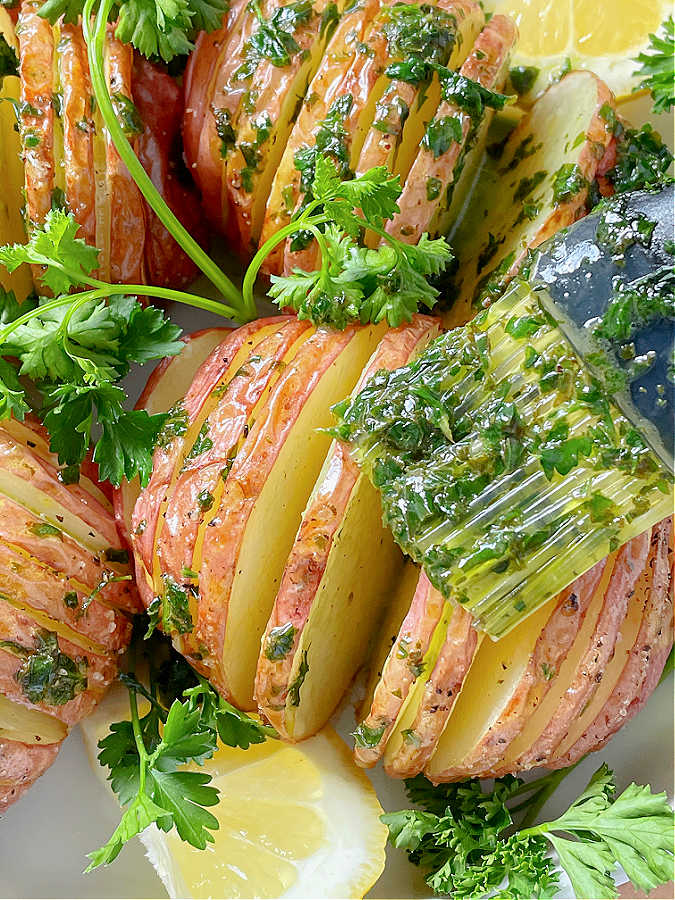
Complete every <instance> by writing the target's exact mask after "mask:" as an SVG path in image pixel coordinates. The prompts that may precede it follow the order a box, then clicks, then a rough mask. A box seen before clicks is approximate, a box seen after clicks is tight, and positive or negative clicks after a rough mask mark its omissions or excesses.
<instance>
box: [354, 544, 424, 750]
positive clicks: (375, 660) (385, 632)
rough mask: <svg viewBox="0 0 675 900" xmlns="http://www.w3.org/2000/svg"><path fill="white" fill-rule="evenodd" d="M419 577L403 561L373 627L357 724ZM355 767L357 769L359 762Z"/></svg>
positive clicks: (411, 565) (410, 564) (367, 709)
mask: <svg viewBox="0 0 675 900" xmlns="http://www.w3.org/2000/svg"><path fill="white" fill-rule="evenodd" d="M419 575H420V573H419V569H418V567H417V566H416V565H415V563H413V562H411V560H407V561H406V564H405V566H404V568H403V572H402V573H401V575H400V576H399V578H398V581H397V582H396V587H395V588H394V590H393V591H392V594H391V598H390V600H389V602H388V604H387V609H386V610H385V614H384V618H383V620H382V622H380V624H379V625H378V627H377V631H376V633H375V635H374V640H373V642H372V646H371V649H370V650H369V651H368V658H367V664H366V666H365V667H364V675H365V685H364V691H363V698H362V700H361V701H360V703H359V705H358V707H357V709H356V718H357V720H358V721H359V722H362V721H363V720H364V719H365V718H366V716H367V715H368V713H369V712H370V708H371V706H372V705H373V700H374V699H375V691H376V689H377V686H378V685H379V683H380V680H381V678H382V674H383V672H384V666H385V663H386V661H387V657H388V656H389V652H390V650H391V648H392V647H393V646H394V644H395V643H396V638H397V637H398V633H399V631H400V630H401V625H402V624H403V620H404V619H405V617H406V614H407V613H408V610H409V609H410V604H411V603H412V600H413V597H414V596H415V590H416V588H417V585H418V583H419ZM357 762H358V760H357ZM359 765H361V763H360V762H359Z"/></svg>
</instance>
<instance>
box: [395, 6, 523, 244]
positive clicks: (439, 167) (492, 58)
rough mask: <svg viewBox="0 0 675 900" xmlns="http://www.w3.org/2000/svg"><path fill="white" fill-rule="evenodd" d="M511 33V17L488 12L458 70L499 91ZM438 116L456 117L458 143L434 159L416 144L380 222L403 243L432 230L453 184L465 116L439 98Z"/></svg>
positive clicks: (466, 127)
mask: <svg viewBox="0 0 675 900" xmlns="http://www.w3.org/2000/svg"><path fill="white" fill-rule="evenodd" d="M517 37H518V32H517V29H516V26H515V25H514V23H513V21H512V20H511V19H509V18H508V17H506V16H493V17H492V19H490V21H489V22H488V24H487V25H486V26H485V28H484V29H483V30H482V31H481V33H480V34H479V35H478V38H477V39H476V42H475V44H474V47H473V49H472V51H471V53H470V54H469V56H468V57H467V60H466V62H465V63H464V65H463V66H462V67H461V68H460V73H461V74H462V75H464V76H465V77H466V78H471V79H472V80H474V81H477V82H478V83H479V84H481V85H482V86H483V87H486V88H488V89H490V90H496V91H500V90H501V89H502V87H503V86H504V82H505V81H506V76H507V66H508V60H509V54H510V52H511V49H512V48H513V45H514V44H515V42H516V40H517ZM443 116H456V117H459V119H460V122H461V126H462V136H463V137H462V144H458V143H457V142H456V141H453V142H452V144H451V145H450V148H449V149H448V151H447V152H446V153H444V154H442V155H441V156H439V157H438V158H434V154H433V153H432V152H431V151H430V150H427V149H425V148H424V146H420V148H419V150H418V152H417V156H416V158H415V161H414V162H413V165H412V167H411V169H410V172H409V173H408V177H407V179H406V181H405V184H404V186H403V193H402V194H401V197H400V199H399V207H400V212H398V213H396V214H395V216H394V218H393V219H392V220H391V221H390V222H388V223H387V225H386V230H387V232H388V233H389V234H391V235H394V236H395V237H397V238H399V239H400V240H402V241H405V242H406V243H408V244H416V243H417V242H418V241H419V239H420V237H421V236H422V234H423V233H424V232H433V231H434V229H433V227H432V226H433V224H434V219H435V217H436V215H437V213H438V210H439V207H440V206H441V204H442V203H443V202H444V199H445V197H446V194H447V191H448V188H451V186H452V184H453V181H454V173H455V170H456V167H457V164H458V163H459V160H460V157H461V155H462V152H463V150H464V145H465V143H466V140H467V138H468V136H469V131H470V130H471V125H472V122H471V117H470V116H468V115H467V114H466V113H465V112H462V110H461V109H459V108H458V107H457V106H456V105H454V104H453V103H449V102H448V101H445V100H443V101H441V103H440V105H439V107H438V110H437V112H436V118H437V119H439V118H441V117H443ZM429 178H436V179H437V181H438V182H439V184H440V186H439V188H438V194H437V196H436V198H435V199H434V198H432V197H430V195H429V194H428V192H427V182H428V180H429Z"/></svg>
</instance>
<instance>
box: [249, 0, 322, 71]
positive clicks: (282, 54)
mask: <svg viewBox="0 0 675 900" xmlns="http://www.w3.org/2000/svg"><path fill="white" fill-rule="evenodd" d="M248 8H249V10H250V11H251V12H252V13H253V15H254V16H255V18H256V20H257V23H258V27H257V29H256V30H255V31H254V32H253V34H252V35H251V37H250V38H249V39H248V41H247V42H246V48H245V51H244V62H243V63H242V65H241V66H239V68H238V69H237V71H236V72H235V73H234V79H235V81H246V80H247V79H249V78H251V76H252V75H253V74H254V72H255V71H256V69H257V68H258V65H259V63H260V62H261V60H263V59H268V60H269V61H270V62H271V63H272V65H273V66H276V67H277V68H279V69H281V68H283V67H284V66H288V65H290V63H291V59H292V58H293V57H294V56H295V54H296V53H299V52H300V46H299V44H298V42H297V41H296V40H295V37H294V35H295V33H296V32H297V30H298V29H299V28H300V27H301V26H302V25H306V24H307V23H308V22H309V20H310V19H311V17H312V16H313V15H314V8H313V6H312V3H311V0H296V2H295V3H289V4H288V6H281V7H279V8H278V9H275V10H274V12H273V13H272V15H271V17H270V18H269V19H265V18H264V16H263V14H262V12H261V9H260V3H259V0H249V4H248Z"/></svg>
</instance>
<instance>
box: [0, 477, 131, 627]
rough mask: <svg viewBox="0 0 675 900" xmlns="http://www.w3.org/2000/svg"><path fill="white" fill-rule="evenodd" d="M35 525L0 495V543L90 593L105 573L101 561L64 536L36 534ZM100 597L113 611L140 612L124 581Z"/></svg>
mask: <svg viewBox="0 0 675 900" xmlns="http://www.w3.org/2000/svg"><path fill="white" fill-rule="evenodd" d="M39 524H41V523H40V520H39V519H37V518H35V516H33V515H31V514H30V513H29V512H28V511H27V510H25V509H24V508H23V507H22V506H19V505H18V504H17V503H14V502H13V501H12V500H10V499H9V498H8V497H5V496H3V495H2V494H0V541H1V542H2V543H3V544H5V545H8V546H10V547H12V548H19V549H20V550H23V551H24V552H25V553H28V554H30V556H33V557H35V558H36V559H39V560H40V563H41V565H43V566H45V567H48V568H49V569H52V570H53V571H54V572H57V573H62V574H63V576H65V577H66V578H68V579H73V580H74V581H76V582H78V583H79V584H82V585H85V586H86V587H87V589H88V590H89V591H93V590H94V588H95V587H96V586H97V585H98V584H100V582H101V580H102V578H103V573H104V572H105V571H106V569H105V566H104V564H103V561H102V560H101V559H100V558H99V557H97V556H92V554H91V553H88V552H87V551H86V550H84V549H83V548H82V547H80V546H79V545H78V544H76V543H75V542H74V541H73V540H72V539H71V538H69V537H68V535H66V534H64V535H62V536H61V537H60V539H59V540H54V539H52V540H50V539H48V538H47V539H46V538H44V537H40V536H38V535H36V534H35V533H34V532H33V531H31V528H32V527H34V526H36V525H39ZM100 597H101V599H102V600H103V601H105V603H106V604H107V605H109V606H112V607H115V608H116V609H120V610H124V611H125V612H128V613H135V612H140V606H139V602H138V596H137V594H136V591H135V589H134V587H133V585H132V584H131V583H130V582H128V581H118V582H110V583H109V584H107V585H106V586H105V587H104V588H103V590H102V591H101V594H100Z"/></svg>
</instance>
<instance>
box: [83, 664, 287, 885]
mask: <svg viewBox="0 0 675 900" xmlns="http://www.w3.org/2000/svg"><path fill="white" fill-rule="evenodd" d="M121 677H122V680H123V682H124V683H125V684H126V686H127V688H128V690H129V705H130V719H129V720H128V721H123V722H115V723H114V724H112V725H111V726H110V734H109V735H108V736H107V737H105V738H103V740H101V741H99V749H100V751H101V752H100V753H99V756H98V759H99V762H100V764H101V765H102V766H107V768H108V769H109V770H110V773H109V775H108V780H109V781H110V786H111V787H112V789H113V791H114V792H115V794H117V797H118V799H119V802H120V805H121V806H123V807H126V808H125V810H124V813H123V814H122V818H121V820H120V823H119V825H118V826H117V828H116V829H115V831H114V832H113V834H112V835H111V837H110V840H109V841H108V842H107V843H106V844H105V845H104V846H103V847H101V848H99V849H98V850H96V851H94V852H93V853H90V854H89V858H90V859H91V863H90V865H89V867H88V868H87V870H86V871H87V872H89V871H91V870H92V869H95V868H97V867H98V866H101V865H108V864H109V863H111V862H112V861H113V860H114V859H115V858H116V857H117V856H118V854H119V853H120V851H121V849H122V847H123V846H124V844H125V843H126V842H127V841H129V840H130V839H131V838H133V837H134V836H135V835H137V834H140V832H141V831H143V830H144V829H145V828H147V827H148V826H149V825H151V824H152V823H153V822H154V823H155V824H156V825H157V827H158V828H159V829H161V830H162V831H164V832H169V831H170V830H171V829H172V828H174V827H175V828H176V831H177V832H178V835H179V836H180V838H181V839H182V840H184V841H186V842H187V843H189V844H191V845H192V846H193V847H197V848H198V849H200V850H203V849H205V847H206V845H207V843H212V842H213V840H214V838H213V835H212V833H211V832H213V831H216V830H217V829H218V820H217V819H216V817H215V816H214V815H213V814H212V813H211V812H209V808H210V807H213V806H215V805H216V804H217V803H218V790H217V788H215V787H213V785H211V784H210V782H211V776H210V775H208V774H207V773H206V772H198V771H194V770H187V769H186V768H185V766H186V765H188V764H190V763H193V764H197V765H202V764H203V763H204V762H205V760H207V759H209V758H210V757H212V756H213V754H214V753H215V752H216V749H217V747H218V742H219V741H220V742H222V743H223V744H226V745H227V746H229V747H241V748H242V749H244V750H246V749H248V747H249V746H250V745H251V744H260V743H262V742H263V741H265V740H266V739H267V738H268V737H276V732H275V731H274V729H273V728H270V727H268V726H265V725H262V724H261V723H260V722H258V721H257V720H256V719H253V718H251V717H250V716H248V715H246V713H243V712H240V711H239V710H238V709H235V707H234V706H232V705H231V704H229V703H228V702H227V701H225V700H223V698H222V697H220V696H219V695H218V694H217V693H216V691H214V689H213V688H212V687H211V685H210V684H209V682H208V681H206V679H204V678H202V677H201V676H199V675H196V673H194V672H193V671H192V669H190V667H189V666H188V665H187V663H186V662H185V661H184V660H182V659H180V658H179V657H178V656H177V654H175V653H174V654H173V656H172V658H171V659H170V660H167V661H166V662H165V663H164V665H163V666H162V668H161V669H160V670H159V672H153V671H152V670H151V674H150V687H149V688H147V687H146V686H145V685H144V684H142V683H141V682H140V681H138V680H137V678H136V676H135V675H134V674H127V675H122V676H121ZM186 684H187V685H188V686H187V687H186V686H185V685H186ZM176 688H178V693H179V696H178V697H176V696H175V693H176ZM167 693H168V695H169V696H168V697H167ZM172 695H173V699H171V697H172ZM139 696H140V697H141V698H142V699H144V700H146V701H147V702H148V703H149V708H148V711H147V712H146V713H145V714H144V715H142V716H141V715H140V713H139Z"/></svg>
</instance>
